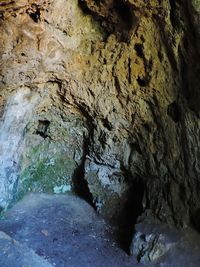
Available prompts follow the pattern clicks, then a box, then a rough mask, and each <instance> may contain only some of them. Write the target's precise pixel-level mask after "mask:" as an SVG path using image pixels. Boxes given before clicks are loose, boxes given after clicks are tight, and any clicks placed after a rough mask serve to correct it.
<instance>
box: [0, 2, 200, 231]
mask: <svg viewBox="0 0 200 267" xmlns="http://www.w3.org/2000/svg"><path fill="white" fill-rule="evenodd" d="M0 22H1V23H0V32H1V39H0V55H1V73H0V77H1V81H0V90H1V94H0V103H1V104H0V107H1V114H2V117H1V126H0V127H1V135H0V145H1V147H2V149H1V151H0V159H1V160H2V159H3V165H2V166H3V168H1V171H0V177H1V178H0V180H1V182H0V192H1V199H0V205H1V206H2V207H6V206H7V205H8V204H9V203H10V202H11V201H12V198H13V197H12V196H15V195H17V192H19V191H23V189H24V191H25V192H26V191H28V190H29V189H30V190H33V191H37V190H38V191H41V190H44V191H45V190H49V186H48V185H47V183H46V182H47V181H49V183H50V185H51V186H50V188H51V190H50V191H53V188H54V187H55V188H56V189H55V188H54V189H55V191H56V192H58V191H59V192H61V191H65V189H66V188H69V187H65V186H69V185H72V186H73V182H72V176H73V174H76V175H75V176H76V177H78V176H80V177H81V179H80V180H81V181H78V180H76V181H75V184H76V185H77V184H79V182H80V183H82V184H84V186H85V188H86V187H87V188H86V189H85V190H86V191H87V190H88V191H90V192H87V193H88V194H90V196H91V197H92V201H93V204H94V205H96V207H97V208H98V210H99V212H101V213H102V214H104V215H105V217H108V218H114V220H115V221H117V220H120V218H121V217H123V216H124V214H125V213H126V214H127V217H126V218H129V219H130V218H131V219H130V220H129V219H125V220H127V221H128V220H129V227H132V226H133V224H134V223H135V221H136V219H137V217H138V216H139V215H140V214H141V213H142V212H143V211H145V210H149V211H150V213H151V214H152V216H154V217H156V218H157V219H159V220H160V221H162V222H166V223H169V224H174V225H176V226H178V227H182V226H185V225H187V224H188V223H190V222H191V218H192V216H193V214H196V212H197V211H198V210H199V205H200V195H199V190H200V183H199V177H200V163H199V153H200V140H199V132H200V120H199V100H200V97H199V91H200V90H199V82H198V79H199V78H198V76H199V75H198V73H199V62H200V61H199V43H200V42H199V33H198V31H199V30H198V25H199V8H198V2H197V1H192V2H191V1H168V0H163V1H157V0H153V1H143V0H127V1H122V0H119V1H113V0H107V1H103V0H100V1H93V0H82V1H78V0H68V1H64V0H49V1H44V0H40V1H36V0H29V1H28V0H21V1H3V2H2V3H0ZM22 92H24V95H23V94H22ZM25 92H30V93H28V94H29V95H30V97H28V95H27V97H26V93H25ZM19 94H20V95H21V98H19V99H18V104H17V105H15V109H13V111H12V114H14V113H16V114H17V111H20V110H21V106H22V107H23V105H25V106H26V108H27V109H26V108H24V109H23V113H21V118H17V119H14V117H15V115H16V114H15V115H14V117H13V118H12V119H9V118H10V117H9V116H10V115H9V110H10V109H11V106H12V105H13V104H14V103H15V102H13V101H15V100H13V99H15V98H16V97H17V96H18V95H19ZM12 103H13V104H12ZM74 116H75V117H76V119H74ZM66 118H67V119H66ZM13 125H15V126H16V127H15V128H16V129H13V128H12V127H13ZM78 125H81V126H78ZM6 127H7V128H6ZM63 131H64V134H63ZM38 133H39V135H38ZM68 134H69V135H68ZM66 135H67V136H68V137H67V136H66ZM13 136H14V139H16V138H18V139H17V141H16V140H15V141H14V142H13V141H12V142H11V140H12V139H13ZM51 137H52V139H51ZM8 140H10V141H8ZM5 146H7V147H8V150H7V151H8V153H7V152H6V153H7V155H6V156H5V151H6V150H5ZM34 148H39V151H37V153H35V154H34V153H33V151H31V149H34ZM54 152H55V153H54ZM33 154H34V155H33ZM53 154H54V155H55V154H57V156H56V158H54V157H52V155H53ZM16 155H17V156H16ZM60 158H62V160H64V162H66V163H67V164H66V165H65V164H64V162H62V164H61V165H62V166H60V165H59V164H57V163H58V162H59V161H60ZM15 162H16V163H15ZM40 162H42V165H40V166H38V164H39V163H40ZM53 162H57V163H56V164H57V165H56V166H57V167H58V168H57V167H56V166H54V165H53ZM48 164H50V165H48ZM51 164H52V165H51ZM47 165H48V168H47V169H46V167H47ZM63 165H64V166H63ZM54 167H55V168H54ZM27 168H28V172H27ZM56 168H57V169H59V170H56ZM39 169H41V172H40V173H41V174H42V175H40V174H39V176H42V177H43V180H42V183H41V185H44V187H43V188H42V186H41V185H39V184H38V182H37V179H38V178H37V177H38V176H37V173H38V170H39ZM54 171H55V175H54V174H53V173H54ZM50 173H52V174H53V175H52V179H53V180H51V177H50V176H51V175H50ZM56 174H57V175H56ZM61 177H64V181H63V179H62V178H61ZM23 181H25V182H26V186H24V187H23V186H22V187H21V185H22V184H23V183H22V182H23ZM21 188H22V189H21ZM119 205H120V208H119Z"/></svg>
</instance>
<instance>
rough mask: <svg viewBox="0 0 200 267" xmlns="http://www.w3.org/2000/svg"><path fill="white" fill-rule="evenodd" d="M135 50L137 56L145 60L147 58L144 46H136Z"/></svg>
mask: <svg viewBox="0 0 200 267" xmlns="http://www.w3.org/2000/svg"><path fill="white" fill-rule="evenodd" d="M134 48H135V51H136V53H137V56H138V57H140V58H143V59H144V58H145V56H144V51H143V49H144V46H143V44H135V46H134Z"/></svg>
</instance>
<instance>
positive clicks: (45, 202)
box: [0, 193, 200, 267]
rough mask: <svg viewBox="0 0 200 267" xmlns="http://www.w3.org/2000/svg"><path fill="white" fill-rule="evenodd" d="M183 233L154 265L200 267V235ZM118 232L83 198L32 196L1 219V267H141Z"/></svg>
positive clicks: (156, 266)
mask: <svg viewBox="0 0 200 267" xmlns="http://www.w3.org/2000/svg"><path fill="white" fill-rule="evenodd" d="M197 235H198V234H197V233H195V232H194V231H192V232H191V231H187V232H186V233H184V234H180V236H179V237H178V239H177V240H178V242H177V244H176V245H175V246H174V247H173V249H172V250H171V251H169V253H168V255H167V256H165V257H164V258H163V259H162V260H161V261H160V262H159V263H158V262H157V263H155V264H152V265H151V264H150V263H148V264H147V265H145V266H149V267H150V266H153V267H199V266H200V237H199V236H197ZM114 240H115V231H114V230H113V228H111V226H109V225H108V224H107V223H106V222H105V221H104V220H103V219H102V218H100V216H98V215H97V213H96V212H95V210H94V209H93V208H92V207H91V206H90V205H89V204H88V203H86V202H85V201H84V200H82V199H80V198H78V197H76V196H74V195H72V194H68V195H48V194H33V193H31V194H29V195H27V196H26V197H24V199H23V200H21V201H19V202H18V203H17V204H16V205H14V206H13V207H12V208H11V209H10V210H8V211H7V212H6V213H5V216H4V218H2V219H1V220H0V267H52V266H56V267H68V266H69V267H79V266H84V267H87V266H88V267H104V266H105V267H114V266H115V267H128V266H131V267H134V266H136V267H141V266H144V265H142V264H141V263H137V262H136V260H135V258H134V257H132V256H128V255H127V254H126V253H125V252H124V251H123V250H121V249H120V248H119V246H118V245H117V243H116V242H115V241H114Z"/></svg>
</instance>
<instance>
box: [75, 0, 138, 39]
mask: <svg viewBox="0 0 200 267" xmlns="http://www.w3.org/2000/svg"><path fill="white" fill-rule="evenodd" d="M78 3H79V7H80V8H81V9H82V11H83V12H84V13H85V14H86V15H91V16H92V17H93V18H94V19H95V20H96V21H98V22H99V25H101V26H102V29H103V30H104V34H105V36H108V35H110V34H115V35H116V37H117V38H118V40H119V41H120V42H129V38H130V32H131V31H133V30H134V29H135V28H136V26H137V25H138V18H137V17H136V16H135V15H134V13H133V10H132V5H131V4H129V3H128V2H126V1H124V0H118V1H114V0H113V1H112V2H109V3H106V2H105V3H102V4H103V5H104V6H106V8H107V9H109V12H108V13H106V12H105V11H104V8H105V7H103V5H102V4H100V1H95V4H94V5H91V6H90V5H89V4H88V1H87V0H79V2H78Z"/></svg>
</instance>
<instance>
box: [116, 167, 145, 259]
mask: <svg viewBox="0 0 200 267" xmlns="http://www.w3.org/2000/svg"><path fill="white" fill-rule="evenodd" d="M125 178H126V179H128V180H130V179H131V180H132V181H130V186H129V190H128V192H126V196H125V197H126V201H125V203H124V206H123V208H122V210H121V212H120V214H119V216H118V219H117V230H116V233H115V234H116V236H117V240H116V241H117V243H118V244H119V246H120V247H121V249H123V250H124V251H125V252H126V253H127V254H129V255H130V246H131V243H132V238H133V235H134V231H135V229H134V227H135V224H136V223H137V219H138V217H139V216H141V215H142V213H143V205H142V201H143V197H144V192H145V184H144V182H143V180H142V179H141V178H139V177H138V178H135V179H134V178H132V175H131V173H130V172H129V171H127V170H125Z"/></svg>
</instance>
